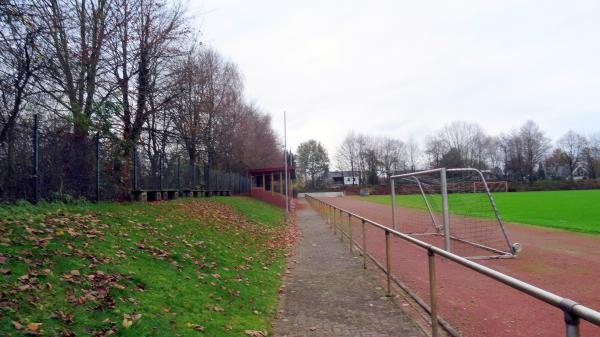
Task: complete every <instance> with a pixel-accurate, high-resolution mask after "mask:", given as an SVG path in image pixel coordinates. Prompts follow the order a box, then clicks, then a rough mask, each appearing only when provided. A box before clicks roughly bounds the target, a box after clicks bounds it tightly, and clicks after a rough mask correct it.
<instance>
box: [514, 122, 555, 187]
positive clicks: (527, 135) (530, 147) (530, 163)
mask: <svg viewBox="0 0 600 337" xmlns="http://www.w3.org/2000/svg"><path fill="white" fill-rule="evenodd" d="M519 138H520V143H521V145H522V151H523V152H522V158H523V169H522V173H523V174H524V176H527V178H528V180H529V181H532V180H533V179H534V175H535V168H536V166H537V165H538V164H539V163H540V162H542V160H543V159H544V157H545V155H546V153H547V152H548V150H549V149H550V140H549V139H548V138H546V136H545V135H544V132H542V131H541V130H540V128H539V126H538V125H537V124H536V123H534V122H533V121H527V122H525V124H524V125H523V126H522V127H521V128H520V129H519Z"/></svg>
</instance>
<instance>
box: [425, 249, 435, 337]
mask: <svg viewBox="0 0 600 337" xmlns="http://www.w3.org/2000/svg"><path fill="white" fill-rule="evenodd" d="M427 256H428V260H429V301H430V307H431V336H432V337H437V336H438V316H437V291H436V277H435V255H434V254H433V251H432V250H430V249H428V250H427Z"/></svg>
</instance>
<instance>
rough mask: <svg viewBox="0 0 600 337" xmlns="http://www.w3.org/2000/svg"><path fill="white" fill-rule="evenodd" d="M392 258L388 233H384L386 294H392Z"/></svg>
mask: <svg viewBox="0 0 600 337" xmlns="http://www.w3.org/2000/svg"><path fill="white" fill-rule="evenodd" d="M391 260H392V258H391V254H390V232H389V231H388V230H386V231H385V273H386V274H387V275H386V276H387V294H388V296H390V295H391V294H392V261H391Z"/></svg>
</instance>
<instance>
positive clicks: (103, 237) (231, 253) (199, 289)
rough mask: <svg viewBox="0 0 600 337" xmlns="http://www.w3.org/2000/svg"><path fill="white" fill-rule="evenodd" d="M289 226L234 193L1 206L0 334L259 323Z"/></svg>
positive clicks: (184, 331) (253, 326) (223, 330)
mask: <svg viewBox="0 0 600 337" xmlns="http://www.w3.org/2000/svg"><path fill="white" fill-rule="evenodd" d="M285 235H286V230H285V226H284V224H283V213H282V211H281V210H280V209H279V208H277V207H274V206H271V205H268V204H265V203H262V202H260V201H257V200H254V199H250V198H241V197H240V198H238V197H230V198H211V199H209V200H206V199H200V200H198V199H196V200H189V199H187V200H186V199H179V200H175V201H168V202H160V203H131V204H128V203H126V204H118V203H99V204H86V205H62V204H40V205H38V206H28V205H20V206H0V336H21V335H23V334H24V333H26V334H31V335H42V336H82V335H92V336H109V335H112V334H117V335H121V336H202V335H206V336H246V335H247V333H246V331H247V330H252V331H257V332H256V333H258V331H262V332H266V331H268V330H269V329H270V320H271V318H272V317H273V315H274V313H275V310H276V305H277V294H278V289H279V287H280V273H281V271H282V270H283V268H284V263H285V261H284V251H285V245H284V244H282V243H283V242H285Z"/></svg>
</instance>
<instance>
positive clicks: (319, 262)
mask: <svg viewBox="0 0 600 337" xmlns="http://www.w3.org/2000/svg"><path fill="white" fill-rule="evenodd" d="M300 203H301V205H300V207H299V208H298V210H297V222H298V228H299V230H300V232H301V234H302V239H301V240H300V242H299V243H298V246H297V248H296V253H295V255H294V256H292V257H291V258H290V261H289V268H290V271H289V273H288V274H287V275H286V278H285V280H284V284H285V288H284V291H283V294H282V299H281V302H280V305H279V315H278V318H277V319H276V320H275V322H274V333H275V336H279V337H300V336H303V337H304V336H319V337H326V336H327V337H334V336H335V337H337V336H340V337H341V336H344V337H355V336H356V337H379V336H382V337H383V336H386V337H392V336H393V337H423V336H426V335H425V334H424V333H423V332H422V331H421V329H419V328H418V327H417V325H416V323H414V321H413V320H412V319H411V318H410V317H409V316H408V315H407V314H406V313H405V312H404V311H403V310H402V308H401V307H400V306H399V305H398V304H397V303H395V302H394V301H392V300H391V299H390V298H388V297H386V296H385V291H384V289H383V288H382V286H381V284H380V283H379V282H378V281H377V280H376V279H375V278H374V276H373V275H371V274H370V272H369V271H365V270H363V268H362V262H361V261H362V260H361V259H359V258H354V257H352V256H351V255H350V253H349V252H348V247H347V245H344V244H342V243H341V242H340V240H339V239H338V238H336V237H335V236H334V235H333V233H332V232H331V230H330V227H329V226H328V225H326V224H325V223H324V221H323V219H322V218H321V217H320V216H319V215H318V214H317V213H316V212H315V211H314V210H313V209H312V208H311V207H310V206H309V205H308V204H307V203H306V202H305V201H304V200H301V201H300Z"/></svg>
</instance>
